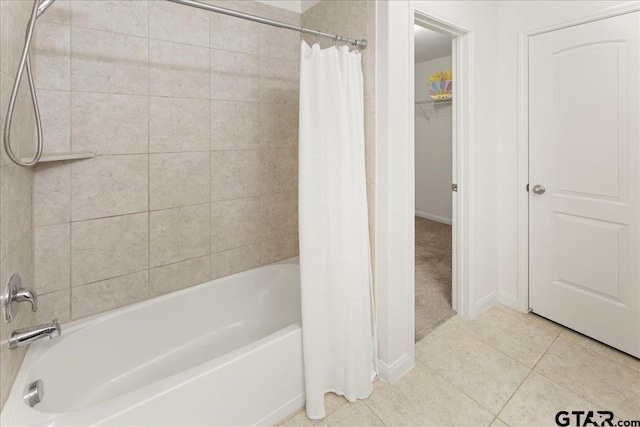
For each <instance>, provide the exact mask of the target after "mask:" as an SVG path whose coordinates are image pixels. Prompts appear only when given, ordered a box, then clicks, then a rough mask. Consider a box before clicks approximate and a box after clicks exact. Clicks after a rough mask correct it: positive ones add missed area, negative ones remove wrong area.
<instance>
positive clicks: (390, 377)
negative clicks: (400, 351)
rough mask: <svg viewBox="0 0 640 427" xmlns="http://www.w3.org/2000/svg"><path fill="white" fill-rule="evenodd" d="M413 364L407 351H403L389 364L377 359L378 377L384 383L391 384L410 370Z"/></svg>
mask: <svg viewBox="0 0 640 427" xmlns="http://www.w3.org/2000/svg"><path fill="white" fill-rule="evenodd" d="M413 366H414V363H413V360H411V358H410V357H409V353H405V354H404V355H403V356H402V357H401V358H399V359H398V360H396V361H395V362H393V363H392V364H391V365H388V364H386V363H384V362H383V361H382V360H380V359H378V377H379V378H380V379H381V380H382V381H384V382H385V383H389V384H393V383H395V382H396V381H398V380H399V379H400V378H402V377H403V376H404V374H406V373H407V372H409V371H410V370H412V369H413Z"/></svg>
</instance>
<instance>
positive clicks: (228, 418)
mask: <svg viewBox="0 0 640 427" xmlns="http://www.w3.org/2000/svg"><path fill="white" fill-rule="evenodd" d="M4 345H6V343H4ZM37 379H42V381H43V383H44V389H45V395H44V398H43V400H42V402H41V403H40V404H38V405H36V406H35V407H34V408H31V407H29V406H28V405H27V404H26V403H25V402H24V401H23V399H22V397H23V393H24V388H25V387H26V386H27V384H29V383H30V382H32V381H35V380H37ZM303 405H304V379H303V371H302V341H301V332H300V274H299V266H298V263H297V259H295V258H294V259H291V260H287V261H284V262H280V263H276V264H271V265H268V266H264V267H260V268H257V269H254V270H250V271H246V272H243V273H239V274H236V275H234V276H230V277H226V278H223V279H219V280H214V281H211V282H208V283H205V284H202V285H199V286H195V287H192V288H189V289H185V290H182V291H179V292H174V293H172V294H169V295H165V296H162V297H159V298H154V299H151V300H148V301H145V302H142V303H139V304H135V305H132V306H128V307H125V308H122V309H118V310H114V311H111V312H108V313H105V314H101V315H98V316H95V317H92V318H89V319H83V320H80V321H76V322H72V323H69V324H67V325H63V332H62V336H61V337H59V338H55V339H53V340H41V341H38V342H36V343H34V344H32V345H31V347H30V348H29V351H28V352H27V355H26V356H25V359H24V362H23V365H22V368H21V369H20V372H19V373H18V377H17V379H16V382H15V384H14V386H13V389H12V391H11V394H10V396H9V399H8V400H7V403H6V405H5V408H4V410H3V411H2V415H1V418H0V424H1V425H2V426H14V425H16V426H17V425H47V426H63V425H64V426H67V425H83V426H84V425H117V426H134V425H147V426H161V425H162V426H167V425H171V426H196V425H208V426H213V425H223V426H249V425H273V424H277V423H278V422H279V421H281V420H283V419H284V418H286V417H287V416H288V415H290V414H292V413H293V412H295V411H296V410H298V409H299V408H301V407H302V406H303Z"/></svg>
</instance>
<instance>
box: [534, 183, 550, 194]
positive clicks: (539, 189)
mask: <svg viewBox="0 0 640 427" xmlns="http://www.w3.org/2000/svg"><path fill="white" fill-rule="evenodd" d="M545 191H547V190H546V188H544V185H534V186H533V192H534V193H536V194H544V192H545Z"/></svg>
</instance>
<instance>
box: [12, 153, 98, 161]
mask: <svg viewBox="0 0 640 427" xmlns="http://www.w3.org/2000/svg"><path fill="white" fill-rule="evenodd" d="M95 156H96V155H95V153H90V152H75V153H72V152H69V153H42V157H40V161H39V162H38V163H48V162H63V161H67V160H82V159H92V158H94V157H95ZM30 160H31V159H30V158H25V159H22V161H23V162H26V161H30Z"/></svg>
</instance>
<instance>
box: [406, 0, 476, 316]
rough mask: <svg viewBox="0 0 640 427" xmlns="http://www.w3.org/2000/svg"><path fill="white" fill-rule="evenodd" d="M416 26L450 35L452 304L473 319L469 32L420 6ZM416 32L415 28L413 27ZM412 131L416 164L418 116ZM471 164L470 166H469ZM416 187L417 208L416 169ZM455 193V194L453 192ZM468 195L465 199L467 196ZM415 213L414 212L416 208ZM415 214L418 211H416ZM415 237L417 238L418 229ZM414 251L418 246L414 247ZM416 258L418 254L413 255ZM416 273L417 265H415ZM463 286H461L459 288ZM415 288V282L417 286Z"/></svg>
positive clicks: (412, 80)
mask: <svg viewBox="0 0 640 427" xmlns="http://www.w3.org/2000/svg"><path fill="white" fill-rule="evenodd" d="M413 15H414V22H413V23H414V24H417V25H420V26H422V27H426V28H429V29H433V30H439V31H440V32H443V33H447V34H448V35H450V36H451V43H452V47H451V62H452V67H451V68H452V70H453V75H454V88H455V89H454V91H453V102H452V108H451V117H452V126H453V128H452V134H451V136H452V138H451V148H452V174H451V175H452V176H451V179H452V181H451V183H452V184H453V183H455V184H458V191H457V192H455V193H454V194H453V196H452V198H451V203H452V207H451V232H452V235H451V236H452V252H451V305H452V308H453V310H455V311H456V312H457V313H458V314H459V315H460V316H461V317H464V318H472V317H473V314H471V313H472V310H473V309H474V308H475V307H474V306H473V304H468V302H469V301H471V300H472V299H471V298H468V295H469V290H468V289H460V288H461V287H462V286H464V284H468V280H465V279H468V277H465V271H464V266H465V261H466V260H467V259H468V257H467V256H466V255H467V253H466V252H465V251H464V250H460V249H461V248H468V247H469V245H468V236H467V235H466V232H465V233H463V232H462V231H466V230H468V224H469V221H468V215H467V214H466V211H465V209H466V207H467V206H469V201H468V195H469V191H463V190H464V189H468V185H469V183H468V182H466V181H468V180H466V177H467V176H468V173H465V172H466V171H467V168H468V166H465V164H464V162H463V160H464V159H465V155H467V156H468V151H469V150H468V139H469V138H468V123H467V119H466V118H467V117H468V111H469V108H468V107H469V102H468V87H469V72H468V68H469V60H468V57H466V58H465V57H464V56H465V55H468V52H469V35H468V34H469V31H467V30H465V29H464V28H461V27H458V26H456V25H454V24H452V23H449V22H445V21H443V20H441V19H439V18H436V17H434V16H432V15H431V14H430V13H429V12H426V11H424V10H421V9H420V8H419V7H413ZM411 28H412V30H413V25H412V26H411ZM409 83H410V84H411V85H412V86H413V87H415V37H411V38H410V43H409ZM409 104H410V105H411V108H412V109H413V110H415V91H414V90H412V91H410V93H409ZM408 119H409V129H410V130H413V132H412V133H411V138H410V139H411V149H410V151H411V152H410V157H411V158H410V161H412V162H413V164H415V113H414V114H410V115H409V117H408ZM467 165H468V163H467ZM412 173H413V182H414V188H412V190H413V193H412V197H413V198H414V203H413V204H414V208H415V168H414V170H413V171H412ZM452 192H453V191H452ZM465 196H466V197H465ZM414 211H415V209H414ZM414 213H415V212H414ZM413 235H414V236H415V229H414V233H413ZM414 249H415V247H414ZM414 255H415V254H414ZM414 273H415V266H414ZM459 285H462V286H459ZM414 286H415V283H414Z"/></svg>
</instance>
